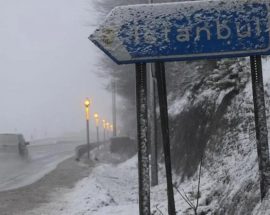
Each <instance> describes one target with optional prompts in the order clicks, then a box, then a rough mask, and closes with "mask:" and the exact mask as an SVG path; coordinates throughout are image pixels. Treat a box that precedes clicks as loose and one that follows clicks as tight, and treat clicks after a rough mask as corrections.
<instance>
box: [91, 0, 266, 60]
mask: <svg viewBox="0 0 270 215" xmlns="http://www.w3.org/2000/svg"><path fill="white" fill-rule="evenodd" d="M269 6H270V0H260V1H258V0H222V1H192V2H178V3H164V4H152V5H146V4H145V5H133V6H121V7H116V8H115V9H113V10H112V11H111V13H110V14H109V15H108V16H107V18H106V20H105V22H104V23H103V24H102V25H101V26H100V27H99V28H98V29H97V30H96V31H95V32H94V33H93V34H92V35H91V36H90V37H89V39H90V40H91V41H93V42H94V43H95V44H96V45H97V46H98V47H99V48H101V49H102V50H103V51H104V52H105V53H106V54H107V55H108V56H109V57H111V58H112V59H113V60H114V61H115V62H116V63H118V64H127V63H137V62H151V61H157V60H159V61H173V60H189V59H200V58H216V57H234V56H250V55H263V54H269V53H270V51H269V50H270V38H269Z"/></svg>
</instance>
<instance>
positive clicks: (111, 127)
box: [110, 124, 113, 132]
mask: <svg viewBox="0 0 270 215" xmlns="http://www.w3.org/2000/svg"><path fill="white" fill-rule="evenodd" d="M110 129H111V132H113V125H112V124H111V125H110Z"/></svg>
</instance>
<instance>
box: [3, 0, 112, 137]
mask: <svg viewBox="0 0 270 215" xmlns="http://www.w3.org/2000/svg"><path fill="white" fill-rule="evenodd" d="M91 1H92V0H46V1H44V0H23V1H22V0H0V74H1V78H0V80H1V82H0V83H1V84H0V102H1V103H0V133H6V132H18V133H23V134H24V135H25V136H26V138H27V139H29V138H30V135H33V136H34V138H43V137H45V136H49V137H53V136H59V135H62V134H63V133H66V132H78V131H81V130H84V129H85V127H84V126H85V121H84V107H83V101H84V98H85V97H91V98H92V99H93V105H92V110H91V111H92V113H93V111H97V112H98V113H99V114H100V115H102V116H103V117H105V118H106V119H111V95H110V94H109V93H108V92H106V91H105V90H103V85H104V83H105V82H104V80H102V79H100V78H98V77H97V75H96V74H95V73H97V72H99V68H98V66H97V63H98V61H97V59H98V55H99V54H101V53H100V51H99V50H98V49H97V48H96V47H95V46H94V45H92V43H91V42H90V41H89V40H88V36H89V35H90V33H92V32H93V30H94V27H93V26H91V24H95V20H96V19H97V14H96V12H95V10H94V9H93V8H92V6H91Z"/></svg>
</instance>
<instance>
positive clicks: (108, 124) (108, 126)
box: [106, 122, 110, 137]
mask: <svg viewBox="0 0 270 215" xmlns="http://www.w3.org/2000/svg"><path fill="white" fill-rule="evenodd" d="M106 129H107V131H108V134H109V132H110V123H109V122H107V123H106ZM108 137H109V135H108Z"/></svg>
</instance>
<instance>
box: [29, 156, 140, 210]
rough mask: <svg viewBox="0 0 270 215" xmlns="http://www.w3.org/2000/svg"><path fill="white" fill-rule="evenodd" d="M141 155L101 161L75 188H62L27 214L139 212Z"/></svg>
mask: <svg viewBox="0 0 270 215" xmlns="http://www.w3.org/2000/svg"><path fill="white" fill-rule="evenodd" d="M136 161H137V158H136V156H134V157H133V158H132V159H130V160H128V161H126V162H124V163H122V164H119V165H111V164H110V165H109V164H101V165H99V166H98V167H96V168H95V169H94V170H93V171H92V173H91V174H90V175H89V176H88V177H87V178H84V179H83V180H81V181H80V182H78V183H77V185H76V186H75V188H74V189H73V190H70V191H68V192H67V190H66V191H65V190H64V189H60V190H59V191H58V192H57V193H56V194H55V195H53V196H52V199H51V202H50V203H48V204H44V205H42V206H41V207H39V208H36V209H33V210H32V211H27V212H26V213H25V215H26V214H27V215H37V214H43V215H49V214H50V215H56V214H57V215H66V214H71V215H83V214H85V215H86V214H91V215H105V214H112V215H113V214H117V215H121V214H123V215H124V214H129V215H133V214H134V215H137V214H139V212H138V202H137V201H138V200H137V184H138V183H137V162H136Z"/></svg>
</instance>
